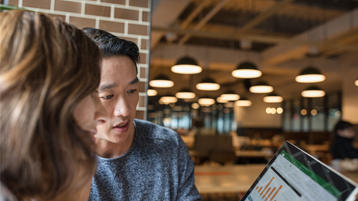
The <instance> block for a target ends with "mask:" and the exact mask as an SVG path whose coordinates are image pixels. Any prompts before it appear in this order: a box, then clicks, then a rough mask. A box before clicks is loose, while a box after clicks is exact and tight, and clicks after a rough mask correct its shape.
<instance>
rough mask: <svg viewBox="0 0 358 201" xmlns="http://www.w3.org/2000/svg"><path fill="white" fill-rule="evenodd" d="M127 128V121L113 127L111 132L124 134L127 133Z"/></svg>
mask: <svg viewBox="0 0 358 201" xmlns="http://www.w3.org/2000/svg"><path fill="white" fill-rule="evenodd" d="M128 128H129V121H125V122H121V123H119V124H117V125H115V126H114V127H113V130H115V131H117V132H118V133H125V132H127V131H128Z"/></svg>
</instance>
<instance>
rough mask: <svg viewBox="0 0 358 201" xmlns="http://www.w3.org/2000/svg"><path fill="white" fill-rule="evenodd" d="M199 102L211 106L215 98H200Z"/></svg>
mask: <svg viewBox="0 0 358 201" xmlns="http://www.w3.org/2000/svg"><path fill="white" fill-rule="evenodd" d="M198 102H199V104H200V105H202V106H210V105H212V104H214V103H215V100H214V99H212V98H200V99H199V100H198Z"/></svg>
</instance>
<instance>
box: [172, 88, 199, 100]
mask: <svg viewBox="0 0 358 201" xmlns="http://www.w3.org/2000/svg"><path fill="white" fill-rule="evenodd" d="M175 96H176V97H177V98H182V99H191V98H195V93H194V92H192V91H190V90H189V89H183V90H181V91H179V92H177V93H176V94H175Z"/></svg>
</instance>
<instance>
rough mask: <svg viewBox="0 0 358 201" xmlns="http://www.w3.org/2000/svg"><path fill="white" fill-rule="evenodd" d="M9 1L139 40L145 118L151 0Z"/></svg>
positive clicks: (141, 114) (141, 112)
mask: <svg viewBox="0 0 358 201" xmlns="http://www.w3.org/2000/svg"><path fill="white" fill-rule="evenodd" d="M8 2H9V5H12V6H18V7H24V8H27V9H29V10H33V11H37V12H43V13H47V14H49V15H51V16H54V17H58V18H61V19H62V20H64V21H66V22H69V23H71V24H74V25H75V26H77V27H78V28H83V27H95V28H99V29H103V30H106V31H108V32H111V33H112V34H114V35H116V36H118V37H120V38H123V39H126V40H130V41H133V42H135V43H136V44H137V45H138V47H139V49H140V50H139V51H140V61H139V63H138V78H139V80H140V83H139V102H138V105H137V115H136V118H139V119H145V118H146V110H147V95H146V87H147V86H148V72H149V47H150V45H149V37H150V33H149V28H150V9H151V6H150V3H151V1H149V0H66V1H64V0H9V1H8Z"/></svg>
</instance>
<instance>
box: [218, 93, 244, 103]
mask: <svg viewBox="0 0 358 201" xmlns="http://www.w3.org/2000/svg"><path fill="white" fill-rule="evenodd" d="M239 98H240V96H239V95H238V94H236V93H235V92H233V91H227V92H225V93H223V94H222V95H221V99H223V100H228V101H236V100H238V99H239Z"/></svg>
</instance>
